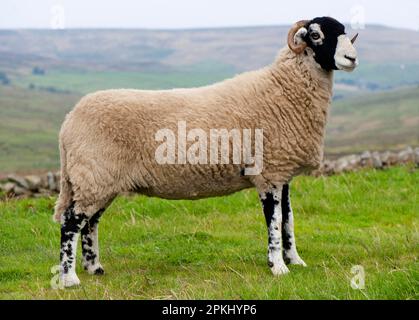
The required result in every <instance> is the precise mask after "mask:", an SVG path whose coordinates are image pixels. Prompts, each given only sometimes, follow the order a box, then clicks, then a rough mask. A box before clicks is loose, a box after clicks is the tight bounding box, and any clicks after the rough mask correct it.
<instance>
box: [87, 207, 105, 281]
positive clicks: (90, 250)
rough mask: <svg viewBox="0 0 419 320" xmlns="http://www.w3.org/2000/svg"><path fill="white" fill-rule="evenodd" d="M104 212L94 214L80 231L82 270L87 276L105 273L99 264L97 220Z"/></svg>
mask: <svg viewBox="0 0 419 320" xmlns="http://www.w3.org/2000/svg"><path fill="white" fill-rule="evenodd" d="M104 211H105V210H104V209H102V210H99V211H98V212H96V213H95V214H94V215H93V216H92V217H91V218H90V220H89V221H88V222H87V223H86V225H85V226H84V227H83V229H81V248H82V255H83V268H84V269H85V270H87V272H88V273H89V274H96V275H102V274H104V273H105V271H104V270H103V267H102V265H101V264H100V262H99V239H98V238H99V237H98V227H99V219H100V217H101V216H102V214H103V212H104Z"/></svg>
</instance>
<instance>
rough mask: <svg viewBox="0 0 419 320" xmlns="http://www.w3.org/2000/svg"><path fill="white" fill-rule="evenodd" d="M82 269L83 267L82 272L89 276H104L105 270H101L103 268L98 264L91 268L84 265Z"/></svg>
mask: <svg viewBox="0 0 419 320" xmlns="http://www.w3.org/2000/svg"><path fill="white" fill-rule="evenodd" d="M83 267H84V270H86V271H87V272H88V273H89V274H91V275H98V276H101V275H103V274H105V270H103V267H102V265H101V264H100V263H98V264H95V265H93V266H92V265H89V266H86V265H84V266H83Z"/></svg>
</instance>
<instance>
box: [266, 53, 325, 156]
mask: <svg viewBox="0 0 419 320" xmlns="http://www.w3.org/2000/svg"><path fill="white" fill-rule="evenodd" d="M268 74H270V78H271V81H272V84H273V89H271V92H273V98H274V100H277V101H284V97H285V102H284V103H281V104H279V103H278V104H274V105H270V104H269V105H267V108H268V110H267V111H268V112H269V113H270V114H271V115H273V116H275V118H277V119H279V121H282V122H284V120H285V121H288V123H287V125H286V126H287V127H286V128H285V126H284V124H283V123H278V125H279V127H282V129H283V130H290V131H291V132H293V133H292V134H293V135H294V136H296V141H297V143H300V141H304V144H305V145H304V146H302V145H301V146H299V147H301V148H303V147H304V149H306V150H304V151H305V152H306V153H307V155H308V158H315V159H316V161H318V160H319V158H322V156H323V142H324V135H325V127H326V122H327V117H328V111H329V107H330V102H331V98H332V89H333V71H332V72H326V71H324V70H322V69H321V68H318V67H317V66H316V65H315V64H314V63H313V62H312V61H310V60H309V57H305V56H296V57H295V56H294V57H292V58H291V59H290V58H289V57H287V59H284V60H282V61H281V60H279V61H277V62H276V63H274V64H273V65H272V66H271V67H270V68H269V69H268ZM275 96H278V99H275V98H276V97H275ZM301 135H302V137H299V136H301Z"/></svg>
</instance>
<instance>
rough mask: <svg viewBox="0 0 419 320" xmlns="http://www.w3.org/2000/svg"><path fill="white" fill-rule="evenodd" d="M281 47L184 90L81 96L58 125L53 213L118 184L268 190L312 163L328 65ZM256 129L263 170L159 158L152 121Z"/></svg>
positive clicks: (319, 141) (92, 207) (179, 193)
mask: <svg viewBox="0 0 419 320" xmlns="http://www.w3.org/2000/svg"><path fill="white" fill-rule="evenodd" d="M306 52H307V54H299V55H297V54H295V53H294V52H292V51H291V50H290V49H288V48H284V49H282V50H281V51H280V53H279V55H278V57H277V59H276V61H275V62H274V63H273V64H272V65H270V66H268V67H266V68H263V69H261V70H258V71H253V72H248V73H244V74H241V75H238V76H236V77H235V78H233V79H229V80H225V81H223V82H220V83H217V84H214V85H210V86H206V87H201V88H192V89H175V90H167V91H142V90H127V89H121V90H107V91H99V92H96V93H93V94H89V95H87V96H85V97H84V98H82V99H81V101H80V102H79V103H78V104H77V105H76V107H75V108H74V110H73V111H71V112H70V113H69V114H68V115H67V117H66V119H65V121H64V123H63V125H62V128H61V132H60V155H61V192H60V196H59V199H58V201H57V204H56V207H55V214H54V217H55V219H56V220H57V221H60V217H61V215H62V213H63V212H64V211H65V209H66V208H67V207H68V206H69V205H70V203H71V201H75V211H76V213H85V214H86V215H87V216H88V217H90V216H92V215H93V214H94V213H95V212H97V211H98V210H100V209H102V208H106V206H107V205H108V204H109V203H110V202H111V201H112V200H113V198H114V197H115V196H116V195H118V194H119V193H121V192H124V191H134V190H135V191H137V192H140V193H142V194H146V195H150V196H158V197H162V198H168V199H196V198H202V197H209V196H220V195H225V194H229V193H233V192H236V191H239V190H242V189H245V188H249V187H252V186H254V187H256V188H257V189H258V191H259V192H265V191H268V189H269V188H270V187H272V186H274V185H282V184H284V183H287V182H289V181H290V180H291V179H292V178H293V177H294V176H296V175H298V174H300V173H302V172H303V171H307V170H312V169H316V168H318V167H319V165H320V162H321V159H322V156H323V138H324V131H325V125H326V120H327V114H328V109H329V105H330V101H331V96H332V83H333V72H326V71H324V70H323V69H321V67H320V66H319V65H318V64H317V63H316V62H315V61H314V59H313V53H312V51H311V49H310V48H307V49H306ZM178 121H186V123H187V130H190V129H195V128H201V129H203V130H205V131H206V132H207V133H208V134H209V131H210V129H221V128H226V129H228V130H231V129H239V130H243V129H256V128H257V129H263V133H264V139H263V143H264V146H263V147H264V149H263V150H264V152H263V161H264V162H263V171H262V173H261V174H260V175H257V176H242V174H241V170H242V168H243V166H241V165H233V164H231V165H210V164H208V165H191V164H186V165H160V164H158V163H157V162H156V160H155V150H156V148H157V147H158V146H159V145H160V144H161V142H157V141H155V134H156V132H157V131H158V130H160V129H164V128H167V129H171V130H173V132H175V133H176V132H177V125H178Z"/></svg>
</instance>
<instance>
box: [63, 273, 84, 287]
mask: <svg viewBox="0 0 419 320" xmlns="http://www.w3.org/2000/svg"><path fill="white" fill-rule="evenodd" d="M61 283H62V285H63V286H64V287H65V288H70V287H74V286H78V285H80V280H79V278H78V277H77V275H76V274H75V273H73V274H70V273H68V274H64V275H62V276H61Z"/></svg>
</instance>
